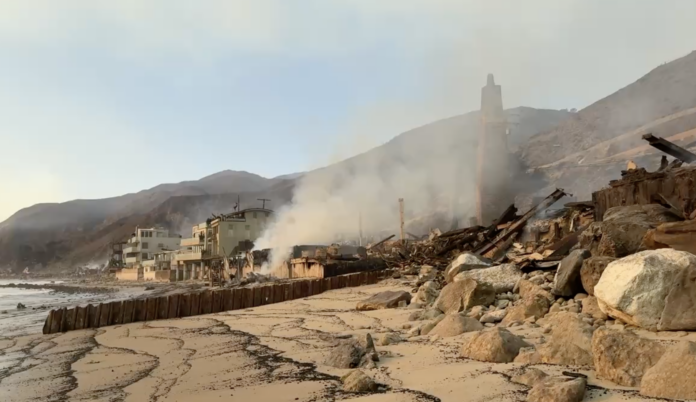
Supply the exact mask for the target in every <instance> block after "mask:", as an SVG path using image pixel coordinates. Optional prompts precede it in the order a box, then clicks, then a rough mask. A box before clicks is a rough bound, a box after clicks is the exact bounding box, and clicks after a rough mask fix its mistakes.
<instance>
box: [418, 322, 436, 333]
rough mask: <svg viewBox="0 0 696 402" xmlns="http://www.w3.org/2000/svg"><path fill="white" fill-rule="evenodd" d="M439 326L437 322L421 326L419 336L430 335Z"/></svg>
mask: <svg viewBox="0 0 696 402" xmlns="http://www.w3.org/2000/svg"><path fill="white" fill-rule="evenodd" d="M437 324H438V323H437V322H435V321H431V322H426V323H425V324H423V325H421V326H420V334H419V335H428V334H429V333H430V331H432V330H433V328H435V326H436V325H437Z"/></svg>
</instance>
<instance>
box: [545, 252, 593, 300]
mask: <svg viewBox="0 0 696 402" xmlns="http://www.w3.org/2000/svg"><path fill="white" fill-rule="evenodd" d="M589 257H590V252H589V251H588V250H584V249H578V250H573V251H571V252H570V254H569V255H568V256H567V257H565V258H563V260H562V261H561V264H560V265H559V266H558V270H557V271H556V276H555V277H554V279H553V288H552V289H551V293H553V294H555V295H558V296H574V295H575V294H576V293H579V292H581V291H582V282H581V281H580V268H582V262H583V261H584V260H585V258H589Z"/></svg>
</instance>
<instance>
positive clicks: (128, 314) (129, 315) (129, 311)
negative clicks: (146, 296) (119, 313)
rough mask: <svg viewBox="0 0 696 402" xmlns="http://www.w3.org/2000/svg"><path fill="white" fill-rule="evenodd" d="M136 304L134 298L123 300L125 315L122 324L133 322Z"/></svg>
mask: <svg viewBox="0 0 696 402" xmlns="http://www.w3.org/2000/svg"><path fill="white" fill-rule="evenodd" d="M134 306H135V301H134V300H132V299H131V300H124V301H123V317H122V318H121V323H122V324H130V323H131V322H133V307H134Z"/></svg>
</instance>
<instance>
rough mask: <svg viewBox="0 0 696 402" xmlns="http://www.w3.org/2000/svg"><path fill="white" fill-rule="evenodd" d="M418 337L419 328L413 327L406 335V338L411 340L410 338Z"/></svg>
mask: <svg viewBox="0 0 696 402" xmlns="http://www.w3.org/2000/svg"><path fill="white" fill-rule="evenodd" d="M418 335H420V327H413V328H411V329H409V330H408V332H407V333H406V336H408V337H409V338H412V337H414V336H418Z"/></svg>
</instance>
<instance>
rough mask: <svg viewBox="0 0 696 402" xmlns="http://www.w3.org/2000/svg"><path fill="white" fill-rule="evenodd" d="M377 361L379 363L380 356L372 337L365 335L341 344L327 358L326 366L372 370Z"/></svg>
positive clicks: (343, 341)
mask: <svg viewBox="0 0 696 402" xmlns="http://www.w3.org/2000/svg"><path fill="white" fill-rule="evenodd" d="M376 361H379V355H378V353H377V350H376V349H375V343H374V341H373V340H372V336H371V335H370V334H364V335H362V336H360V337H359V338H357V339H355V338H352V339H346V340H342V341H341V342H339V344H338V345H337V346H336V348H335V349H333V350H332V351H331V353H330V354H329V356H328V357H327V358H326V360H325V361H324V364H326V365H327V366H332V367H336V368H341V369H349V368H357V367H367V368H370V367H374V362H376Z"/></svg>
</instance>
